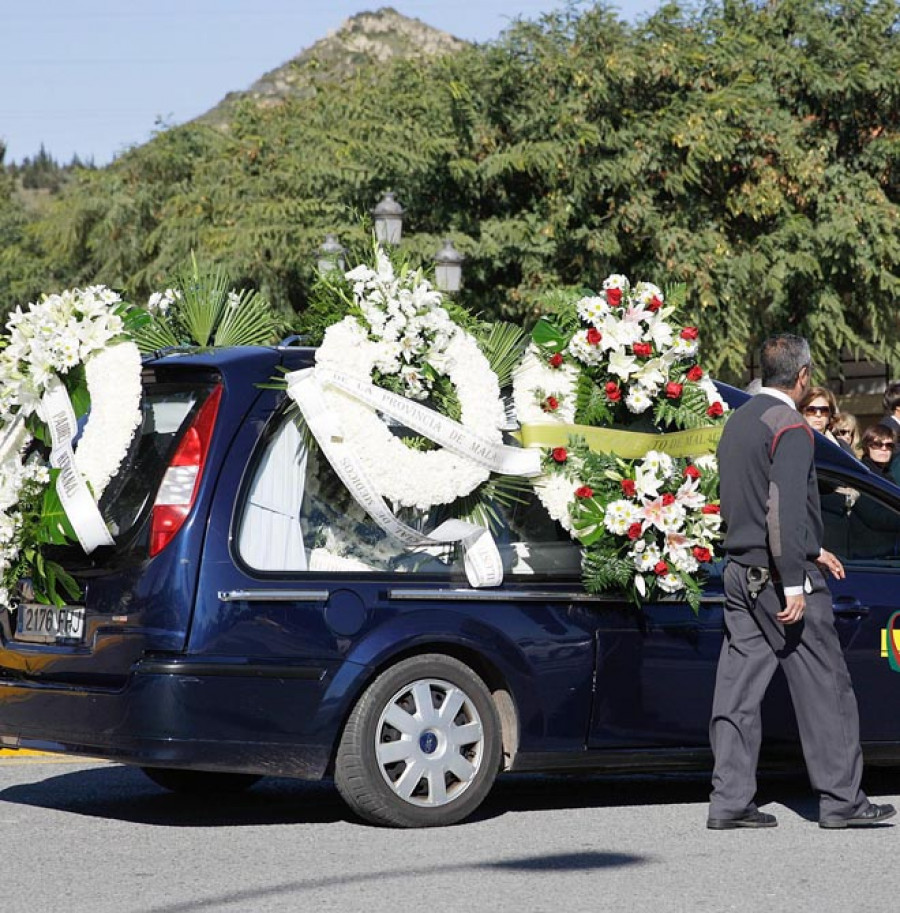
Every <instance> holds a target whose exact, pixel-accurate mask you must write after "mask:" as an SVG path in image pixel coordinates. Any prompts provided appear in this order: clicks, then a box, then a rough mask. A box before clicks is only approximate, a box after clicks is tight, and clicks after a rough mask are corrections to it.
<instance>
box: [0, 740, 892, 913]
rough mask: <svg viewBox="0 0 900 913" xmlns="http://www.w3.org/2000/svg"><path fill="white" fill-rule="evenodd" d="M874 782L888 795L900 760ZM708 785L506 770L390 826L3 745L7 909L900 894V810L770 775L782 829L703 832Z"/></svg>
mask: <svg viewBox="0 0 900 913" xmlns="http://www.w3.org/2000/svg"><path fill="white" fill-rule="evenodd" d="M866 787H867V789H868V791H869V792H870V794H871V795H872V796H873V797H882V798H884V799H885V800H886V801H893V802H894V803H895V804H900V795H898V788H900V772H877V771H875V770H871V771H869V772H868V774H867V779H866ZM707 792H708V785H707V782H706V780H705V778H699V777H679V776H666V777H653V778H634V777H630V778H608V777H606V778H598V777H591V778H586V777H580V778H571V779H570V778H565V777H552V778H547V777H537V776H534V777H527V778H513V777H509V778H505V779H501V781H500V782H499V783H498V785H497V787H496V788H495V790H494V792H493V793H492V795H491V797H490V798H489V799H488V801H487V803H486V804H485V805H484V806H483V808H482V810H481V811H480V813H479V814H478V815H477V817H476V818H475V819H474V820H471V821H470V822H468V823H465V824H462V825H459V826H456V827H452V828H443V829H432V830H419V831H397V830H386V829H379V828H374V827H370V826H367V825H363V824H361V823H359V822H358V821H356V820H355V819H353V818H352V817H351V816H350V815H349V814H348V813H347V811H346V810H345V808H344V806H343V804H342V803H341V801H340V799H339V797H338V796H337V793H336V792H335V791H334V790H333V789H332V788H331V786H330V785H323V784H303V783H298V782H294V781H290V780H267V781H263V782H261V783H260V784H258V785H257V786H256V787H254V788H253V789H252V790H251V791H250V792H248V793H246V794H244V795H242V796H240V797H237V798H234V797H232V798H228V799H221V798H220V799H217V800H215V801H190V802H186V801H185V800H183V799H180V798H177V797H175V796H174V795H171V794H168V793H165V792H163V791H162V790H160V789H159V788H158V787H156V786H154V785H153V784H152V783H150V782H149V781H148V780H146V779H145V778H144V777H143V775H142V774H141V773H140V772H139V771H136V770H132V769H129V768H125V767H120V766H117V765H111V764H99V763H98V764H94V763H88V762H72V761H65V760H60V761H54V760H48V759H46V758H32V759H22V760H18V759H9V758H3V759H0V860H2V861H0V866H2V876H0V911H2V913H13V911H26V910H27V911H40V913H57V911H59V913H217V911H223V913H238V911H241V913H242V911H252V913H281V911H291V913H297V911H304V913H305V911H330V910H339V911H366V913H379V911H391V913H405V911H417V913H418V911H428V913H444V911H446V913H451V911H452V913H459V911H472V913H480V911H492V913H493V911H496V913H504V911H517V913H532V911H535V913H537V911H540V913H542V911H566V913H568V911H619V910H622V911H632V910H634V911H642V913H643V911H648V913H649V911H653V913H681V911H685V913H687V911H691V913H705V911H709V913H724V911H748V913H750V911H753V913H760V911H764V913H781V911H785V913H787V911H791V913H805V911H810V913H812V911H815V913H829V911H841V913H849V911H857V910H860V911H861V910H865V911H867V913H869V911H882V913H889V911H893V910H896V909H897V908H898V901H897V897H898V893H897V885H898V881H900V862H898V858H900V856H898V850H900V842H898V836H900V826H897V827H895V826H891V825H887V824H886V825H884V826H882V827H879V828H877V829H867V830H858V831H823V830H821V829H820V828H818V827H817V826H816V824H815V803H814V802H813V801H812V799H811V796H810V793H809V790H808V787H807V785H806V783H805V781H804V780H798V779H774V780H767V781H764V782H763V784H762V789H761V799H762V800H763V801H764V802H766V803H767V804H766V806H765V807H766V809H767V810H768V811H773V812H774V813H775V814H776V815H778V819H779V826H778V827H777V828H775V829H771V830H760V831H726V832H714V831H707V830H706V828H705V827H704V821H705V816H706V804H705V803H706V796H707ZM895 820H897V819H895Z"/></svg>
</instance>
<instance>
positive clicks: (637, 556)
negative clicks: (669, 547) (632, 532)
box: [631, 539, 662, 572]
mask: <svg viewBox="0 0 900 913" xmlns="http://www.w3.org/2000/svg"><path fill="white" fill-rule="evenodd" d="M631 559H632V561H634V566H635V568H637V570H639V571H641V572H646V571H652V570H653V568H655V567H656V565H657V563H658V562H659V561H660V560H661V559H662V553H661V552H660V550H659V546H658V545H657V544H656V543H655V542H649V543H648V542H645V541H644V540H643V539H638V541H637V542H635V544H634V547H633V548H632V549H631Z"/></svg>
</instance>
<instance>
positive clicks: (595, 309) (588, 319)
mask: <svg viewBox="0 0 900 913" xmlns="http://www.w3.org/2000/svg"><path fill="white" fill-rule="evenodd" d="M575 309H576V310H577V311H578V316H579V317H580V318H581V319H582V320H583V321H584V322H585V323H589V324H591V326H595V327H599V326H600V323H601V322H602V320H603V318H604V317H606V315H607V314H609V305H608V304H607V303H606V299H605V298H600V297H599V296H597V295H591V296H589V297H586V298H581V299H580V300H579V301H578V304H577V305H576V306H575Z"/></svg>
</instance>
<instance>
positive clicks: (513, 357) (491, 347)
mask: <svg viewBox="0 0 900 913" xmlns="http://www.w3.org/2000/svg"><path fill="white" fill-rule="evenodd" d="M527 340H528V336H527V334H526V333H525V331H524V330H523V329H522V328H521V327H518V326H516V325H515V324H514V323H492V324H491V328H490V331H489V332H488V333H487V335H486V336H485V337H484V338H483V339H481V340H480V342H481V349H482V351H483V352H484V355H485V357H486V358H487V360H488V363H489V364H490V366H491V369H492V370H493V372H494V373H495V374H496V375H497V380H499V381H500V386H501V387H507V386H509V385H510V384H511V383H512V376H513V371H515V369H516V366H517V365H518V363H519V359H520V358H521V357H522V352H523V351H524V350H525V344H526V342H527Z"/></svg>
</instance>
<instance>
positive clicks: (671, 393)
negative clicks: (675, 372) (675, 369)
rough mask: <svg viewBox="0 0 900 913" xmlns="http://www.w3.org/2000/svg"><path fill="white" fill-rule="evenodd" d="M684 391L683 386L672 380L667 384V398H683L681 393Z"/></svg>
mask: <svg viewBox="0 0 900 913" xmlns="http://www.w3.org/2000/svg"><path fill="white" fill-rule="evenodd" d="M683 389H684V387H682V386H681V384H676V383H675V381H674V380H670V381H669V382H668V383H667V384H666V396H668V397H669V399H678V398H679V397H680V396H681V391H682V390H683Z"/></svg>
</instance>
